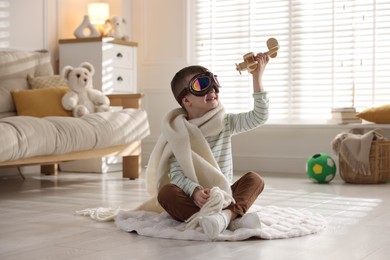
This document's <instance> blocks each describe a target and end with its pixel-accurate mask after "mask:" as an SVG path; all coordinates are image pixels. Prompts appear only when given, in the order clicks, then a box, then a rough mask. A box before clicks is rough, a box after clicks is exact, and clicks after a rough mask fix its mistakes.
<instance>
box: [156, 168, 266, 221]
mask: <svg viewBox="0 0 390 260" xmlns="http://www.w3.org/2000/svg"><path fill="white" fill-rule="evenodd" d="M231 188H232V194H233V198H234V200H235V201H236V203H235V204H230V205H229V206H228V207H227V208H226V209H230V210H231V211H233V212H235V213H237V214H238V216H242V215H244V214H245V212H247V211H248V209H249V208H250V207H251V206H252V204H253V203H254V202H255V200H256V199H257V197H258V196H259V195H260V193H261V192H262V191H263V189H264V181H263V178H261V177H260V175H259V174H257V173H255V172H248V173H246V174H245V175H243V176H242V177H241V178H239V179H238V180H237V181H236V182H235V183H234V184H233V185H232V186H231ZM158 202H159V203H160V205H161V206H162V207H163V208H164V209H165V210H166V211H167V212H168V213H169V215H171V216H172V217H173V218H174V219H176V220H178V221H185V220H187V219H188V218H190V217H191V216H192V215H193V214H195V213H196V212H198V211H199V210H200V208H199V207H198V206H197V205H196V204H195V203H194V201H193V200H192V198H190V197H189V196H188V195H187V194H186V193H185V192H184V191H183V190H182V189H180V188H179V187H178V186H176V185H174V184H167V185H165V186H164V187H162V189H161V190H160V192H159V194H158Z"/></svg>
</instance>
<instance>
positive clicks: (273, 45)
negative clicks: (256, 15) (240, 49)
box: [236, 38, 279, 74]
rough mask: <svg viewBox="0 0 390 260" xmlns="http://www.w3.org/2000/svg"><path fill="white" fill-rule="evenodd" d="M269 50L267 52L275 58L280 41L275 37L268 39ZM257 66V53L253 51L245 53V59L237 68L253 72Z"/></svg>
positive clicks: (239, 70)
mask: <svg viewBox="0 0 390 260" xmlns="http://www.w3.org/2000/svg"><path fill="white" fill-rule="evenodd" d="M267 47H268V51H267V52H265V54H268V55H269V56H270V57H271V58H275V57H276V56H277V55H278V50H279V43H278V41H277V40H276V39H275V38H269V39H268V40H267ZM256 68H257V61H256V60H255V54H254V53H253V52H249V53H247V54H245V55H244V61H243V62H241V63H239V64H237V63H236V69H237V70H238V72H240V74H241V71H243V70H248V72H252V71H254V70H255V69H256Z"/></svg>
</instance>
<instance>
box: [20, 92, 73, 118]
mask: <svg viewBox="0 0 390 260" xmlns="http://www.w3.org/2000/svg"><path fill="white" fill-rule="evenodd" d="M69 90H70V89H69V88H68V87H57V88H41V89H25V90H19V91H14V92H12V98H13V100H14V103H15V107H16V111H17V113H18V115H19V116H35V117H45V116H71V115H72V113H71V111H67V110H65V109H64V108H63V107H62V103H61V100H62V97H63V96H64V95H65V94H66V93H67V92H68V91H69Z"/></svg>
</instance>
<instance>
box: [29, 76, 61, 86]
mask: <svg viewBox="0 0 390 260" xmlns="http://www.w3.org/2000/svg"><path fill="white" fill-rule="evenodd" d="M27 80H28V83H29V84H30V86H31V88H32V89H35V88H50V87H65V86H67V85H68V83H67V81H66V79H64V78H62V77H61V76H59V75H52V76H39V77H33V76H31V75H30V74H28V75H27Z"/></svg>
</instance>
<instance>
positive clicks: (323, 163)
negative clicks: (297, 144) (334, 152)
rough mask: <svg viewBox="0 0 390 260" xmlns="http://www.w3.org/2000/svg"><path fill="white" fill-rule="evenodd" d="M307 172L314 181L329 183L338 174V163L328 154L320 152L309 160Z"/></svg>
mask: <svg viewBox="0 0 390 260" xmlns="http://www.w3.org/2000/svg"><path fill="white" fill-rule="evenodd" d="M306 173H307V176H308V177H309V179H311V180H312V181H314V182H317V183H328V182H330V181H331V180H333V178H334V177H335V175H336V163H335V162H334V160H333V159H332V157H331V156H329V155H328V154H326V153H318V154H315V155H313V156H312V157H310V158H309V159H308V160H307V163H306Z"/></svg>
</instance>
